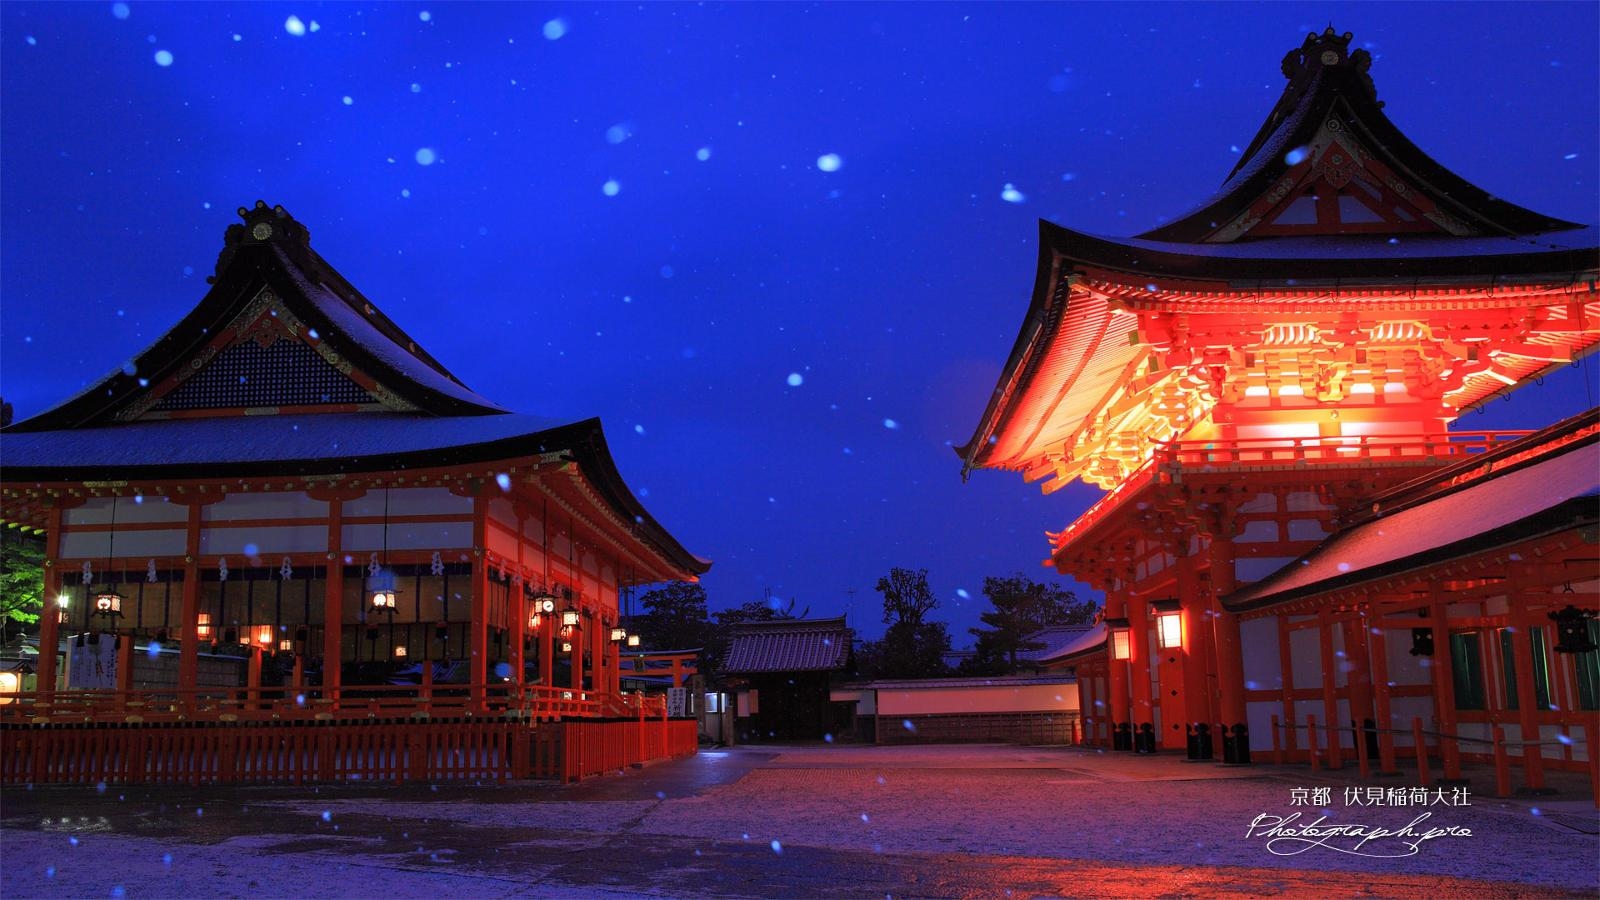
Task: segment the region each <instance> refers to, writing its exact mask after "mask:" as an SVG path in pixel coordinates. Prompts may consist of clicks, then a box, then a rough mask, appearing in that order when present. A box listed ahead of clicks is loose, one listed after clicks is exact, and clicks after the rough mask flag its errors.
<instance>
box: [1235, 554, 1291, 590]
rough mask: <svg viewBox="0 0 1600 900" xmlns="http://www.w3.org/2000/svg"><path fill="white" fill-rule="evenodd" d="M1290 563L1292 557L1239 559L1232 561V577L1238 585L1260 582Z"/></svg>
mask: <svg viewBox="0 0 1600 900" xmlns="http://www.w3.org/2000/svg"><path fill="white" fill-rule="evenodd" d="M1292 562H1294V557H1292V556H1257V557H1240V558H1238V559H1235V560H1234V563H1233V577H1234V578H1235V579H1237V580H1238V581H1239V583H1240V584H1248V583H1249V582H1252V581H1260V580H1261V579H1263V578H1265V577H1267V576H1268V575H1271V574H1272V573H1273V572H1276V571H1278V570H1279V569H1281V568H1283V567H1284V566H1287V565H1288V564H1289V563H1292Z"/></svg>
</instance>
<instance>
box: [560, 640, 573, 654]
mask: <svg viewBox="0 0 1600 900" xmlns="http://www.w3.org/2000/svg"><path fill="white" fill-rule="evenodd" d="M561 652H562V653H571V652H572V642H571V641H562V642H561Z"/></svg>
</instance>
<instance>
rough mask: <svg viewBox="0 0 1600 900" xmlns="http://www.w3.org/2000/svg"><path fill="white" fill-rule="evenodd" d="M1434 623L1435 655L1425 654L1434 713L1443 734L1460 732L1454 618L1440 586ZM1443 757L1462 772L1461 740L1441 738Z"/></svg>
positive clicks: (1432, 607)
mask: <svg viewBox="0 0 1600 900" xmlns="http://www.w3.org/2000/svg"><path fill="white" fill-rule="evenodd" d="M1428 617H1429V620H1430V621H1431V622H1432V623H1433V626H1432V627H1433V655H1432V656H1429V657H1424V660H1425V661H1429V662H1430V663H1431V665H1430V666H1429V668H1428V671H1429V672H1430V673H1431V675H1432V677H1433V712H1434V720H1435V721H1436V722H1437V724H1438V728H1439V733H1440V734H1450V735H1453V734H1456V733H1457V732H1456V700H1455V696H1456V686H1455V671H1454V663H1453V662H1452V658H1451V656H1450V620H1449V618H1448V613H1447V612H1446V610H1445V603H1444V599H1443V597H1442V596H1441V592H1440V590H1439V588H1437V587H1435V588H1434V589H1433V601H1432V603H1431V604H1430V605H1429V608H1428ZM1439 756H1440V758H1441V759H1443V760H1444V769H1445V771H1446V772H1457V773H1459V772H1460V771H1461V743H1460V742H1459V741H1454V740H1450V739H1448V738H1444V739H1441V740H1440V741H1439Z"/></svg>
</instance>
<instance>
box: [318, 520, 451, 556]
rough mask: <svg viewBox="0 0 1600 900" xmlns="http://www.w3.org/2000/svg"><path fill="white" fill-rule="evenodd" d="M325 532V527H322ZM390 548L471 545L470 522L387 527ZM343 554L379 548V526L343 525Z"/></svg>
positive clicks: (381, 543) (380, 536)
mask: <svg viewBox="0 0 1600 900" xmlns="http://www.w3.org/2000/svg"><path fill="white" fill-rule="evenodd" d="M324 531H326V529H324ZM388 531H389V549H390V550H443V549H454V548H463V547H471V546H472V522H470V521H465V522H427V523H420V524H410V523H408V524H394V525H390V526H389V529H388ZM341 540H342V541H343V542H344V551H345V552H346V553H367V552H371V551H373V550H382V549H383V541H384V527H383V526H382V525H346V526H344V529H343V537H342V538H341Z"/></svg>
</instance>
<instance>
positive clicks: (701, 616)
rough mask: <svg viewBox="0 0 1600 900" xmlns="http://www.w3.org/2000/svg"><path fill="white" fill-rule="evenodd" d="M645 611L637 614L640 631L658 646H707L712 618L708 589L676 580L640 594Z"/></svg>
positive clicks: (694, 647)
mask: <svg viewBox="0 0 1600 900" xmlns="http://www.w3.org/2000/svg"><path fill="white" fill-rule="evenodd" d="M639 605H640V608H641V609H643V610H644V612H643V614H642V615H640V616H638V617H637V620H636V621H637V628H638V629H639V633H640V635H641V636H642V637H643V638H644V640H645V641H646V642H647V643H648V644H649V646H650V647H651V649H656V650H695V649H699V648H702V647H705V646H706V642H707V640H708V638H709V637H710V634H711V619H710V617H709V614H708V613H707V612H706V589H705V588H703V587H701V586H700V585H698V584H694V583H691V582H687V581H674V582H672V583H670V584H667V585H664V586H662V587H658V588H656V589H655V590H652V591H650V592H648V593H646V594H645V595H644V596H643V597H640V598H639Z"/></svg>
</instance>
